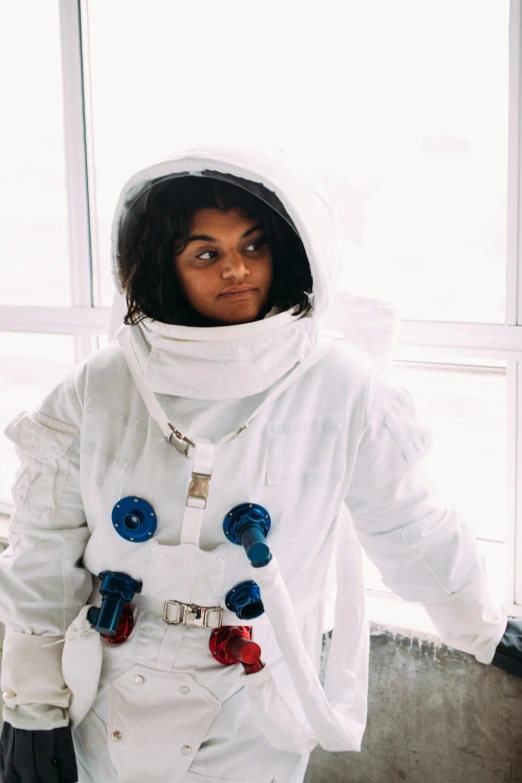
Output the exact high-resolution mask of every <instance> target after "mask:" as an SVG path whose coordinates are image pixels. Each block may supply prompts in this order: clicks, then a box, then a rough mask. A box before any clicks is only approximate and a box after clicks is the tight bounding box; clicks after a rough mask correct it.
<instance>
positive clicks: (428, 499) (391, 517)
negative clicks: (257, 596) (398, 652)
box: [346, 367, 507, 663]
mask: <svg viewBox="0 0 522 783" xmlns="http://www.w3.org/2000/svg"><path fill="white" fill-rule="evenodd" d="M431 447H432V436H431V431H430V428H429V426H428V425H427V424H426V422H425V421H424V420H423V419H422V418H421V417H420V416H419V415H418V413H417V411H416V408H415V404H414V402H413V400H412V398H411V396H410V394H409V393H408V392H407V391H406V390H405V389H403V388H401V387H400V386H397V385H395V384H393V383H392V382H391V381H390V380H389V379H388V378H387V377H386V375H385V373H383V372H382V371H381V370H380V369H379V368H377V367H375V368H372V371H371V373H370V378H369V383H368V388H367V397H366V404H365V415H364V425H363V428H362V435H361V440H360V443H359V448H358V451H357V456H356V460H355V467H354V470H353V474H352V477H351V482H350V486H349V490H348V494H347V497H346V504H347V506H348V508H349V510H350V513H351V514H352V517H353V520H354V524H355V526H356V530H357V532H358V535H359V538H360V541H361V543H362V545H363V547H364V549H365V550H366V552H367V554H368V556H369V557H370V559H371V560H372V561H373V562H374V563H375V565H376V566H377V568H378V569H379V571H380V573H381V574H382V577H383V579H384V581H385V582H386V584H387V585H388V586H389V587H390V589H391V590H392V591H393V592H394V593H396V594H397V595H399V596H400V597H401V598H404V599H405V600H407V601H418V602H422V603H423V605H424V607H425V609H426V611H427V612H428V614H429V615H430V617H431V619H432V621H433V623H434V625H435V627H436V629H437V632H438V633H439V635H440V637H441V639H442V640H443V641H444V642H445V643H446V644H448V645H449V646H451V647H454V648H456V649H459V650H462V651H464V652H468V653H471V654H473V655H475V656H476V658H477V660H479V661H481V662H483V663H491V661H492V658H493V655H494V653H495V650H496V647H497V645H498V643H499V641H500V639H501V638H502V636H503V633H504V631H505V628H506V624H507V617H506V613H505V611H504V610H503V608H502V607H500V606H499V605H498V604H497V603H496V601H495V600H494V599H493V597H492V595H491V593H490V589H489V585H488V580H487V577H486V574H485V569H484V565H483V562H482V559H481V557H480V555H479V553H478V551H477V547H476V541H475V536H474V534H473V532H472V530H471V529H470V527H469V526H468V524H467V522H466V521H465V520H464V519H463V517H462V516H461V515H460V514H459V513H458V511H456V510H455V509H454V508H450V507H447V506H446V505H443V504H441V503H440V501H439V500H438V498H437V497H436V494H435V492H434V490H433V487H432V483H431V481H430V478H429V475H428V473H427V471H426V469H425V465H424V458H425V457H426V456H427V454H429V452H430V451H431ZM477 491H480V489H479V488H477Z"/></svg>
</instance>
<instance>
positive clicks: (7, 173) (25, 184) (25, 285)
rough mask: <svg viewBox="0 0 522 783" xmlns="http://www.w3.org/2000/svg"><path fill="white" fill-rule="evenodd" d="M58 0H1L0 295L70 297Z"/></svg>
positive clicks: (19, 300) (7, 299) (53, 300)
mask: <svg viewBox="0 0 522 783" xmlns="http://www.w3.org/2000/svg"><path fill="white" fill-rule="evenodd" d="M58 11H59V6H58V3H57V2H54V3H42V2H39V0H24V2H21V3H16V2H12V3H2V4H1V5H0V70H1V72H2V73H3V74H4V75H6V76H7V75H8V78H4V79H3V80H2V110H3V117H4V121H3V123H2V128H1V131H0V135H1V140H2V144H1V148H2V153H3V154H2V164H1V168H2V177H1V179H0V203H1V205H2V208H1V210H0V301H1V302H3V303H6V304H34V305H64V304H69V303H70V294H69V262H68V247H67V243H68V238H67V203H66V195H65V163H64V136H63V98H62V76H61V50H60V31H59V15H58Z"/></svg>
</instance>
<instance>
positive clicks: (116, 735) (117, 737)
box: [112, 731, 123, 742]
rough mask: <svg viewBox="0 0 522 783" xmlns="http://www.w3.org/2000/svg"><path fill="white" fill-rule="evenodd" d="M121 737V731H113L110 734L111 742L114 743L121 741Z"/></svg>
mask: <svg viewBox="0 0 522 783" xmlns="http://www.w3.org/2000/svg"><path fill="white" fill-rule="evenodd" d="M122 736H123V735H122V733H121V731H113V732H112V738H113V740H114V741H115V742H119V740H121V738H122Z"/></svg>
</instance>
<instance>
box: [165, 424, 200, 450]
mask: <svg viewBox="0 0 522 783" xmlns="http://www.w3.org/2000/svg"><path fill="white" fill-rule="evenodd" d="M169 427H170V429H171V430H172V432H171V433H170V437H169V439H168V441H169V443H172V445H173V446H175V447H176V448H177V449H178V451H181V453H182V454H184V455H185V456H188V451H189V448H190V447H191V446H192V448H196V444H195V443H193V442H192V441H191V440H190V438H187V437H186V436H185V435H183V433H182V432H180V431H179V430H177V429H176V428H175V427H173V426H172V424H171V423H170V422H169ZM173 436H175V440H174V442H173V440H172V437H173ZM182 444H183V445H182Z"/></svg>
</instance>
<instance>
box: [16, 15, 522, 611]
mask: <svg viewBox="0 0 522 783" xmlns="http://www.w3.org/2000/svg"><path fill="white" fill-rule="evenodd" d="M59 10H60V37H61V47H62V79H63V101H64V128H65V168H66V188H67V204H68V217H69V219H68V241H69V258H70V264H69V274H70V290H71V306H70V307H42V306H17V305H14V306H13V305H0V331H14V332H40V333H48V334H71V335H73V337H74V342H75V361H76V362H80V361H82V360H83V359H85V358H86V357H87V356H88V355H89V354H90V353H91V352H92V350H93V349H95V347H96V339H97V335H99V334H102V333H107V331H108V328H109V320H110V308H108V307H95V306H94V301H100V298H99V296H98V294H99V289H100V281H99V279H98V275H97V270H98V264H97V258H95V257H94V254H95V253H96V252H97V247H98V243H97V241H96V236H95V232H96V220H95V219H94V217H93V216H95V215H96V214H97V212H96V202H95V199H96V187H95V166H94V141H93V127H92V106H91V98H90V95H91V91H90V80H89V72H90V68H89V59H88V58H89V42H88V32H89V26H88V0H59ZM521 72H522V0H510V18H509V106H508V160H507V167H508V189H507V242H506V320H505V324H483V323H464V322H462V323H448V322H436V321H412V320H404V321H402V323H401V324H400V327H399V331H398V337H397V345H398V346H400V347H401V348H403V349H406V350H409V351H411V355H412V356H413V357H414V356H415V355H417V356H422V361H424V362H446V363H447V361H448V357H450V358H453V357H454V358H455V360H456V361H457V362H458V359H459V358H466V359H469V358H473V357H477V358H478V359H480V360H484V359H488V358H492V359H502V360H505V361H506V362H507V370H506V372H507V421H506V428H507V488H506V491H507V508H508V519H507V531H508V532H507V541H506V550H507V552H508V563H507V567H508V578H507V602H506V603H507V608H508V612H509V613H510V614H512V615H514V616H522V248H521V238H520V230H519V226H521V225H522V198H521V190H522V150H521V147H522V121H521V110H522V92H521V91H522V78H521ZM518 487H520V488H521V489H520V491H519V490H518V489H517V488H518ZM11 509H12V507H11V506H9V505H8V504H0V535H3V534H4V533H5V531H6V526H7V516H8V515H9V513H10V512H11ZM2 518H3V519H2ZM517 563H519V564H520V565H519V567H518V568H517V567H516V564H517Z"/></svg>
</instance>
